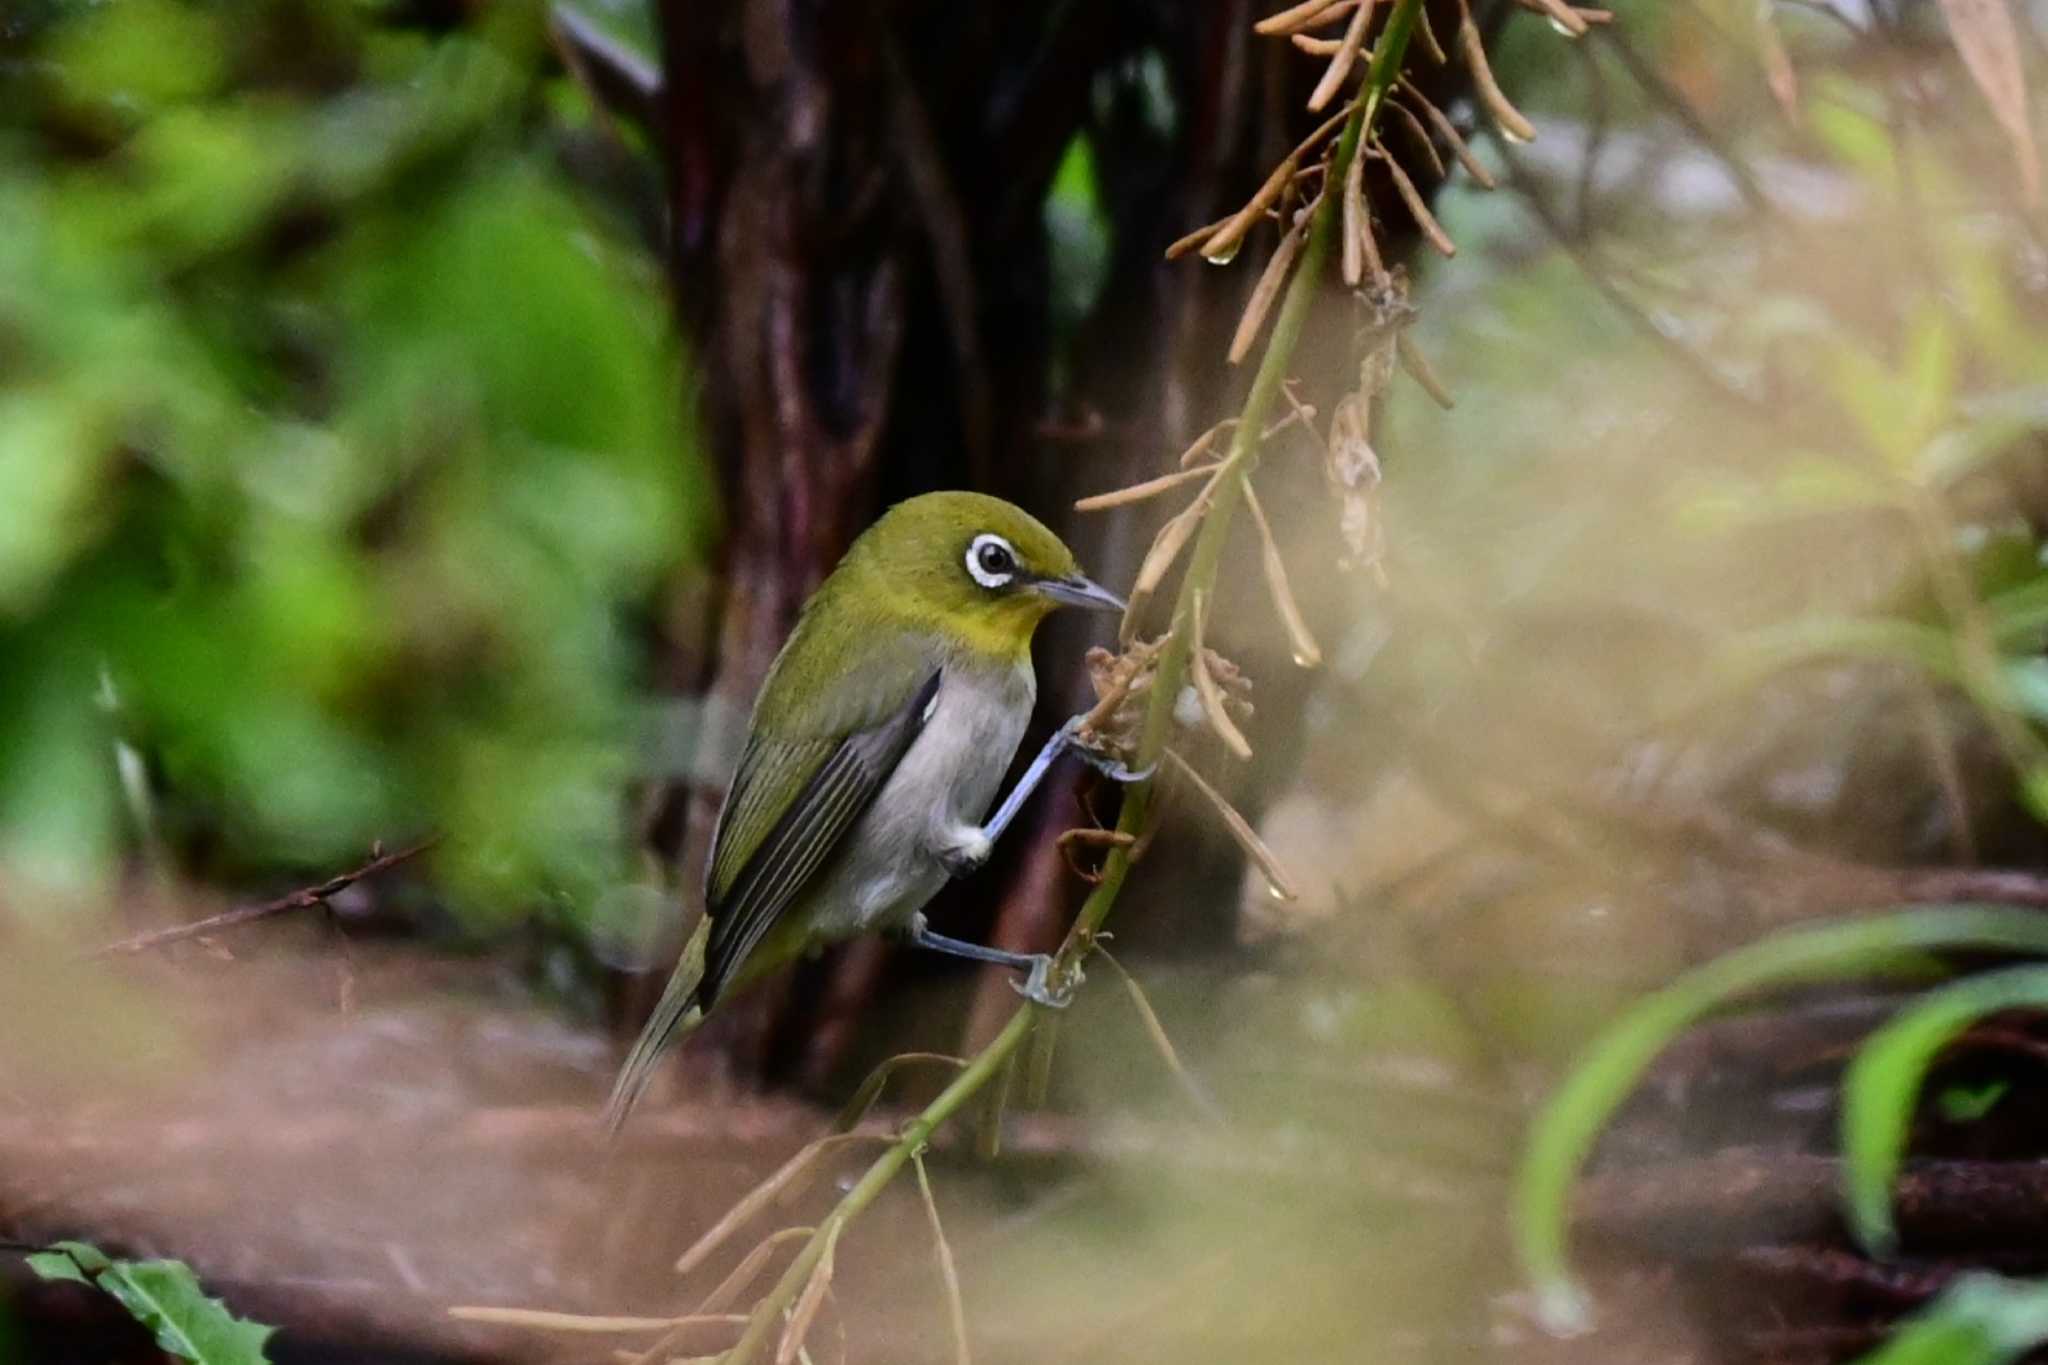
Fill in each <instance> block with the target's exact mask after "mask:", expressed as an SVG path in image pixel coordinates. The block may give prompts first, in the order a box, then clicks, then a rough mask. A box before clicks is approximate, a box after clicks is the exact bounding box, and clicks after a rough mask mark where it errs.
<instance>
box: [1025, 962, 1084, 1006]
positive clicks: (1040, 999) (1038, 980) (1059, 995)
mask: <svg viewBox="0 0 2048 1365" xmlns="http://www.w3.org/2000/svg"><path fill="white" fill-rule="evenodd" d="M1051 978H1052V954H1050V953H1039V954H1038V955H1037V956H1035V957H1033V958H1032V959H1031V971H1030V972H1029V974H1027V975H1026V976H1025V978H1024V979H1023V980H1022V981H1016V980H1012V981H1011V982H1010V984H1011V986H1013V987H1015V988H1016V991H1017V994H1019V995H1021V996H1023V997H1024V998H1025V999H1026V1000H1029V1001H1030V1002H1031V1003H1032V1004H1034V1005H1043V1006H1044V1007H1045V1008H1047V1009H1049V1010H1063V1009H1065V1008H1066V1007H1067V1006H1068V1005H1070V1004H1072V1003H1073V1000H1074V988H1075V987H1076V986H1078V985H1080V984H1081V968H1080V967H1079V966H1078V965H1077V966H1075V967H1074V969H1073V970H1072V971H1071V972H1070V973H1069V974H1068V976H1067V979H1066V980H1065V981H1064V982H1062V983H1061V984H1060V988H1059V989H1058V990H1054V989H1053V988H1052V981H1051Z"/></svg>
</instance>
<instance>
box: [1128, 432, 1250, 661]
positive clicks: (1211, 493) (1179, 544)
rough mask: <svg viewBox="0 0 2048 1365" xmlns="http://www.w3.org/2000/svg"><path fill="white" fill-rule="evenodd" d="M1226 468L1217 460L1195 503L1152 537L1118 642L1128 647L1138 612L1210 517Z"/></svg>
mask: <svg viewBox="0 0 2048 1365" xmlns="http://www.w3.org/2000/svg"><path fill="white" fill-rule="evenodd" d="M1229 467H1230V465H1229V462H1228V461H1219V462H1218V463H1217V465H1216V472H1215V473H1213V474H1211V475H1210V476H1209V482H1207V483H1205V484H1203V485H1202V491H1201V492H1199V493H1197V494H1196V495H1195V500H1194V501H1193V502H1191V503H1189V504H1188V505H1187V506H1186V507H1185V508H1183V509H1182V510H1181V511H1179V512H1178V513H1176V514H1175V515H1174V516H1173V517H1172V518H1170V519H1169V520H1168V521H1167V523H1166V524H1165V525H1164V526H1162V527H1160V528H1159V534H1158V535H1156V536H1154V537H1153V538H1152V548H1151V549H1149V550H1147V551H1146V552H1145V558H1144V560H1143V561H1142V562H1140V563H1139V565H1138V576H1137V578H1136V579H1135V580H1134V581H1133V582H1132V583H1131V593H1130V597H1129V599H1128V600H1129V606H1128V608H1127V609H1126V610H1125V612H1124V619H1123V624H1122V625H1121V626H1120V627H1118V630H1117V640H1118V642H1119V643H1121V644H1124V645H1129V644H1130V642H1131V641H1132V640H1133V639H1135V638H1136V637H1137V633H1138V615H1139V613H1140V612H1141V611H1143V610H1144V608H1145V604H1146V603H1148V602H1150V601H1151V600H1152V594H1153V593H1155V592H1157V591H1159V584H1160V583H1161V582H1162V581H1163V580H1164V579H1165V578H1166V571H1167V570H1168V569H1171V568H1172V567H1173V562H1174V560H1176V559H1178V558H1180V552H1181V550H1182V549H1183V548H1185V547H1186V545H1187V543H1188V540H1189V538H1190V537H1192V536H1193V535H1194V533H1195V528H1196V527H1197V526H1200V525H1201V524H1202V518H1203V517H1205V516H1207V515H1208V514H1209V503H1210V501H1211V500H1212V499H1213V498H1214V497H1215V496H1216V481H1217V480H1218V479H1220V478H1222V477H1223V471H1224V470H1226V469H1228V468H1229Z"/></svg>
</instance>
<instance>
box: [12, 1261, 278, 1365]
mask: <svg viewBox="0 0 2048 1365" xmlns="http://www.w3.org/2000/svg"><path fill="white" fill-rule="evenodd" d="M28 1264H29V1268H30V1269H31V1270H33V1271H35V1272H36V1274H38V1275H40V1276H42V1277H43V1278H44V1279H46V1280H75V1281H77V1282H79V1283H81V1284H86V1283H90V1284H95V1285H97V1286H99V1287H100V1288H101V1289H104V1290H105V1291H106V1292H107V1293H109V1294H111V1295H113V1296H114V1298H116V1299H117V1300H119V1301H120V1304H121V1306H122V1307H123V1308H125V1309H127V1310H128V1314H129V1316H130V1317H133V1318H134V1319H135V1320H136V1321H137V1322H139V1323H141V1324H142V1325H143V1326H144V1327H147V1328H148V1329H149V1330H150V1331H151V1332H152V1333H154V1334H155V1336H156V1344H157V1345H158V1346H160V1347H162V1348H163V1349H164V1350H166V1351H169V1352H171V1353H172V1354H173V1355H177V1356H182V1357H183V1358H184V1359H186V1360H190V1361H193V1362H195V1365H267V1362H268V1361H269V1356H267V1355H266V1354H265V1353H264V1349H263V1343H264V1341H265V1340H266V1339H267V1338H268V1337H269V1336H270V1334H271V1333H272V1332H273V1331H275V1330H276V1329H275V1328H272V1327H265V1326H262V1325H260V1324H258V1323H253V1322H249V1321H247V1320H245V1319H242V1318H238V1317H236V1316H235V1315H234V1314H233V1313H230V1312H229V1311H228V1309H227V1306H226V1305H225V1304H223V1303H222V1302H221V1301H220V1300H219V1299H210V1298H208V1297H207V1296H206V1292H205V1291H204V1290H203V1289H201V1288H200V1287H199V1279H198V1277H197V1276H195V1275H194V1274H193V1273H192V1269H191V1267H190V1266H188V1265H186V1264H185V1263H184V1262H183V1261H117V1260H110V1259H108V1258H107V1256H106V1255H104V1254H103V1253H102V1252H100V1251H99V1250H98V1249H97V1248H96V1247H91V1246H88V1245H86V1244H85V1243H83V1242H59V1243H57V1244H56V1245H55V1246H54V1247H52V1248H51V1249H50V1250H49V1251H47V1252H41V1253H38V1254H36V1255H33V1256H30V1257H29V1258H28ZM88 1277H89V1278H88Z"/></svg>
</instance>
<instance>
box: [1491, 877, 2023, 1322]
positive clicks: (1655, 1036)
mask: <svg viewBox="0 0 2048 1365" xmlns="http://www.w3.org/2000/svg"><path fill="white" fill-rule="evenodd" d="M1962 948H1969V949H2003V950H2006V951H2014V952H2032V953H2048V916H2043V915H2041V914H2039V913H2038V912H2035V911H2031V910H2015V909H2011V908H2008V907H2000V906H1984V905H1956V906H1944V907H1938V908H1930V909H1924V910H1913V911H1906V912H1902V913H1898V914H1891V915H1884V916H1881V917H1876V918H1870V919H1859V920H1852V921H1849V922H1847V923H1837V924H1827V925H1821V926H1817V927H1814V928H1807V929H1799V930H1794V931H1791V932H1788V933H1782V934H1776V935H1773V936H1772V937H1770V938H1767V939H1764V940H1763V941H1761V942H1759V943H1754V944H1751V945H1749V946H1748V947H1746V948H1742V949H1738V950H1737V951H1735V952H1732V953H1729V954H1727V955H1726V956H1724V957H1721V958H1717V959H1716V960H1714V961H1713V962H1710V963H1708V964H1707V965H1706V966H1704V967H1701V968H1699V969H1697V970H1695V971H1693V972H1690V973H1688V974H1686V975H1685V976H1683V977H1680V978H1679V979H1678V980H1677V981H1675V982H1673V983H1672V984H1671V985H1669V986H1667V987H1665V988H1664V989H1663V990H1661V991H1658V992H1656V993H1655V994H1653V995H1650V996H1648V997H1647V998H1645V999H1644V1000H1642V1001H1641V1002H1640V1003H1638V1004H1637V1005H1636V1006H1635V1007H1633V1008H1632V1009H1630V1010H1629V1011H1628V1012H1627V1013H1626V1014H1624V1015H1623V1016H1622V1017H1621V1019H1620V1020H1619V1021H1618V1022H1616V1023H1615V1024H1614V1026H1613V1027H1611V1028H1609V1029H1608V1030H1607V1032H1606V1033H1604V1034H1602V1035H1601V1037H1600V1038H1599V1039H1597V1040H1596V1041H1595V1042H1594V1043H1593V1045H1592V1047H1591V1048H1589V1049H1588V1050H1587V1052H1586V1054H1585V1055H1584V1057H1583V1058H1582V1059H1581V1061H1580V1062H1579V1065H1578V1067H1577V1068H1576V1069H1575V1070H1574V1071H1573V1072H1572V1074H1571V1075H1570V1076H1569V1077H1567V1078H1566V1080H1565V1082H1564V1084H1563V1085H1561V1086H1560V1087H1559V1088H1558V1090H1557V1091H1556V1093H1555V1094H1554V1095H1552V1096H1551V1098H1550V1101H1549V1102H1548V1103H1547V1104H1546V1105H1545V1106H1544V1108H1543V1111H1542V1113H1540V1114H1539V1115H1538V1116H1537V1118H1536V1122H1535V1125H1534V1127H1533V1128H1532V1130H1531V1132H1530V1135H1529V1141H1528V1144H1527V1146H1526V1147H1525V1148H1524V1151H1523V1156H1522V1161H1521V1165H1520V1169H1519V1170H1518V1172H1517V1174H1516V1182H1515V1194H1514V1204H1513V1214H1514V1229H1513V1232H1514V1242H1515V1249H1516V1253H1517V1255H1518V1256H1519V1258H1520V1260H1521V1262H1522V1266H1523V1269H1524V1271H1525V1272H1526V1273H1527V1274H1528V1275H1529V1276H1530V1278H1531V1279H1532V1281H1533V1282H1534V1283H1535V1285H1536V1288H1537V1289H1538V1291H1539V1294H1540V1296H1541V1297H1540V1307H1541V1311H1542V1313H1543V1316H1544V1318H1545V1320H1546V1321H1547V1322H1549V1323H1550V1324H1551V1325H1553V1326H1554V1327H1557V1328H1559V1329H1569V1328H1573V1327H1576V1326H1578V1325H1580V1324H1582V1323H1584V1321H1585V1320H1586V1318H1587V1316H1588V1312H1589V1309H1588V1305H1587V1303H1586V1301H1585V1297H1584V1295H1583V1293H1582V1291H1581V1290H1580V1288H1579V1286H1578V1284H1577V1283H1576V1282H1575V1281H1574V1280H1573V1278H1572V1276H1571V1271H1570V1266H1569V1264H1568V1258H1567V1252H1566V1240H1567V1213H1568V1206H1569V1201H1570V1197H1571V1188H1572V1184H1573V1182H1574V1181H1575V1180H1576V1179H1577V1177H1578V1173H1579V1168H1580V1167H1581V1166H1582V1165H1584V1163H1585V1160H1586V1158H1587V1156H1588V1155H1589V1154H1590V1153H1591V1152H1592V1150H1593V1144H1594V1142H1595V1140H1596V1139H1597V1138H1598V1137H1599V1135H1600V1130H1601V1129H1602V1128H1604V1127H1605V1126H1606V1125H1607V1122H1608V1120H1609V1119H1610V1118H1612V1117H1613V1115H1614V1112H1615V1110H1616V1109H1617V1108H1619V1107H1620V1105H1621V1102H1622V1101H1623V1100H1625V1099H1626V1098H1627V1097H1628V1095H1629V1092H1630V1091H1632V1090H1634V1089H1635V1086H1636V1083H1637V1082H1638V1081H1639V1080H1640V1079H1641V1078H1642V1075H1643V1072H1644V1070H1645V1069H1646V1068H1647V1067H1648V1066H1649V1064H1650V1063H1651V1061H1653V1060H1654V1059H1655V1058H1656V1056H1657V1054H1658V1053H1659V1052H1661V1051H1662V1050H1663V1049H1664V1047H1665V1045H1666V1044H1667V1043H1669V1042H1670V1041H1671V1040H1672V1039H1673V1038H1675V1037H1677V1036H1678V1035H1679V1034H1680V1033H1681V1032H1683V1031H1684V1030H1685V1029H1687V1028H1688V1027H1690V1026H1691V1025H1692V1024H1694V1023H1695V1022H1697V1021H1698V1020H1700V1019H1701V1018H1704V1017H1705V1016H1707V1015H1708V1014H1711V1013H1713V1012H1714V1011H1715V1010H1717V1009H1720V1008H1721V1007H1723V1006H1724V1005H1726V1004H1728V1003H1729V1002H1730V1001H1732V1000H1735V999H1737V998H1739V997H1741V996H1745V995H1748V994H1751V993H1752V992H1755V991H1759V990H1763V989H1767V988H1774V987H1784V986H1791V985H1803V984H1810V983H1814V982H1821V981H1833V980H1842V979H1847V978H1851V977H1855V976H1859V975H1866V974H1868V973H1870V972H1871V971H1873V970H1875V969H1878V968H1882V967H1885V966H1887V965H1889V964H1892V963H1895V962H1897V961H1898V960H1899V959H1900V958H1901V957H1902V956H1905V957H1909V958H1910V957H1912V956H1915V955H1917V954H1919V953H1922V952H1925V951H1929V950H1935V949H1962Z"/></svg>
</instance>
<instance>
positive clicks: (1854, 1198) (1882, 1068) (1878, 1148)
mask: <svg viewBox="0 0 2048 1365" xmlns="http://www.w3.org/2000/svg"><path fill="white" fill-rule="evenodd" d="M2027 1006H2033V1007H2038V1008H2048V967H2014V968H2011V969H2009V970H2006V971H2000V972H1990V973H1987V974H1985V975H1983V976H1977V977H1971V978H1970V979H1968V980H1966V981H1958V982H1956V983H1955V984H1954V985H1952V986H1946V987H1943V988H1942V989H1940V990H1938V991H1934V992H1933V993H1931V994H1930V995H1928V996H1927V998H1926V999H1924V1000H1920V1001H1918V1002H1916V1003H1915V1004H1913V1005H1912V1006H1911V1007H1910V1008H1908V1009H1906V1010H1903V1011H1901V1012H1900V1014H1899V1015H1898V1017H1897V1018H1895V1019H1893V1020H1891V1021H1890V1022H1889V1023H1887V1024H1886V1025H1885V1026H1884V1027H1883V1028H1881V1029H1879V1030H1878V1031H1877V1032H1876V1033H1874V1034H1872V1035H1871V1036H1870V1039H1869V1041H1868V1042H1866V1043H1865V1044H1864V1045H1863V1047H1862V1048H1861V1049H1859V1050H1858V1052H1857V1054H1856V1059H1855V1060H1854V1061H1853V1062H1851V1063H1850V1065H1849V1070H1848V1073H1847V1075H1845V1076H1844V1077H1843V1080H1842V1155H1843V1165H1842V1198H1843V1202H1844V1203H1845V1205H1846V1207H1847V1213H1848V1218H1849V1226H1850V1229H1851V1230H1852V1231H1853V1232H1854V1233H1855V1234H1856V1239H1857V1240H1858V1241H1859V1242H1861V1243H1862V1244H1863V1245H1864V1247H1865V1248H1866V1249H1868V1250H1869V1251H1870V1252H1871V1253H1872V1254H1873V1255H1886V1254H1889V1253H1890V1252H1891V1251H1892V1250H1893V1248H1894V1247H1895V1246H1896V1245H1897V1242H1898V1230H1897V1228H1896V1227H1895V1226H1894V1225H1893V1222H1892V1200H1891V1190H1892V1181H1893V1180H1894V1179H1896V1178H1897V1176H1898V1173H1899V1166H1900V1164H1901V1163H1902V1162H1903V1161H1904V1159H1905V1152H1906V1138H1907V1135H1908V1133H1909V1131H1910V1129H1911V1128H1912V1122H1913V1110H1914V1108H1915V1105H1916V1103H1917V1101H1918V1098H1919V1094H1920V1087H1921V1085H1922V1084H1923V1083H1924V1082H1925V1081H1926V1079H1927V1070H1928V1068H1929V1067H1930V1066H1932V1065H1933V1064H1934V1058H1935V1055H1936V1054H1937V1053H1939V1052H1940V1051H1941V1050H1942V1048H1944V1047H1946V1046H1947V1045H1948V1044H1949V1043H1951V1042H1953V1041H1954V1040H1955V1038H1956V1037H1957V1036H1958V1035H1959V1034H1961V1033H1962V1032H1963V1031H1964V1030H1965V1029H1967V1028H1969V1026H1970V1025H1971V1024H1973V1023H1975V1022H1976V1021H1977V1020H1978V1019H1981V1018H1982V1017H1984V1016H1985V1015H1987V1014H1995V1013H1997V1012H1998V1011H1999V1010H2007V1009H2018V1008H2022V1007H2027Z"/></svg>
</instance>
